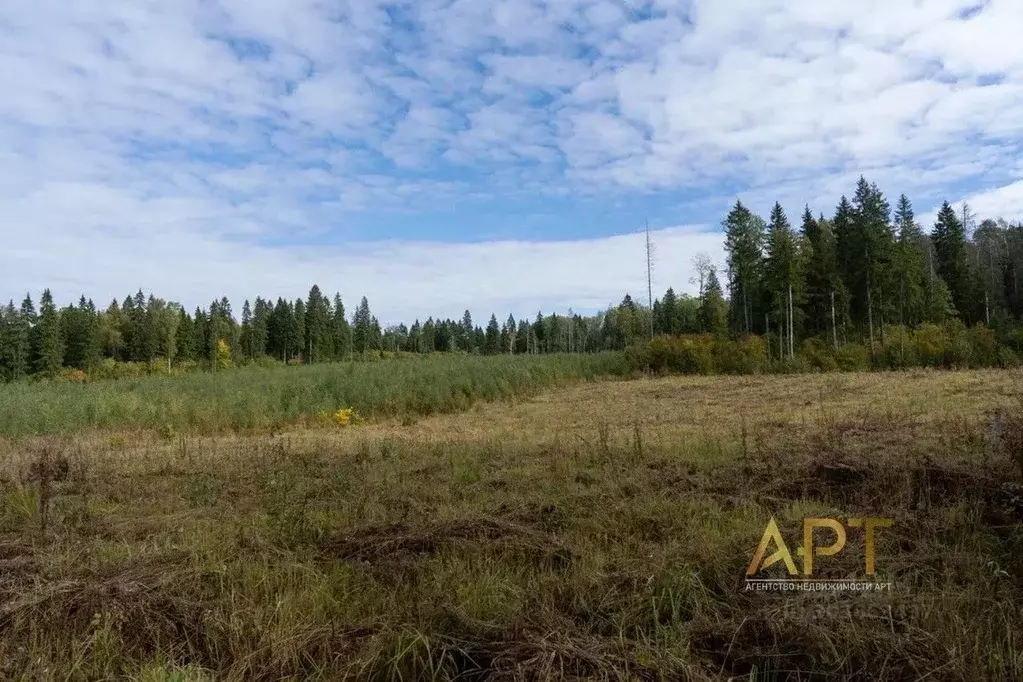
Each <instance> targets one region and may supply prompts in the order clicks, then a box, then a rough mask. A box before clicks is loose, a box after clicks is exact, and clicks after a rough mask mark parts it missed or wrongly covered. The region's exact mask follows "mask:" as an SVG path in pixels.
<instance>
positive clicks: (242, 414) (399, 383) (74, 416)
mask: <svg viewBox="0 0 1023 682" xmlns="http://www.w3.org/2000/svg"><path fill="white" fill-rule="evenodd" d="M397 358H402V359H397ZM411 358H416V361H410V359H411ZM108 366H109V367H112V368H116V370H117V371H119V372H120V371H124V370H126V369H130V370H131V371H132V372H133V373H137V374H135V375H134V376H125V377H123V378H122V380H121V381H89V382H87V383H60V384H57V383H55V382H38V383H17V384H10V385H7V386H5V387H4V388H3V390H2V391H0V435H8V436H11V435H30V434H58V433H72V432H80V431H89V430H94V429H103V428H138V429H159V428H161V427H163V426H164V425H169V426H170V427H171V428H173V429H174V430H175V431H178V432H182V431H186V430H198V431H206V432H209V431H217V430H221V429H252V428H258V429H269V428H272V427H274V426H276V425H279V424H281V423H285V422H300V421H302V420H303V419H304V418H305V417H306V416H307V415H313V414H316V413H317V412H319V411H321V410H335V409H336V408H337V405H346V406H350V407H354V408H355V409H356V411H357V412H358V413H359V414H363V415H366V416H367V417H373V416H375V415H381V414H387V413H391V414H421V415H424V414H433V413H438V412H457V411H460V410H464V409H467V408H468V407H471V406H472V405H473V404H475V403H476V402H478V401H482V400H495V399H499V398H506V397H512V396H519V395H531V394H533V393H535V392H536V391H539V390H542V389H544V388H548V387H552V386H556V385H559V384H562V383H564V382H567V381H575V380H588V379H597V378H600V377H605V376H627V375H628V374H629V373H630V371H631V370H630V366H629V365H628V363H627V362H626V359H625V356H624V355H623V354H621V353H614V352H608V353H595V354H585V355H584V354H576V355H567V354H562V355H545V356H528V355H515V356H509V355H503V354H502V355H498V356H494V357H473V356H467V355H463V356H454V355H450V354H446V353H437V354H433V355H431V356H425V357H422V358H420V356H418V355H417V354H404V355H401V356H394V355H392V356H390V357H389V358H388V359H383V360H380V361H378V362H357V363H344V364H322V365H304V366H299V367H269V368H266V367H258V366H250V367H243V368H237V369H234V370H231V371H228V372H223V373H217V374H214V373H208V372H192V373H187V374H180V375H176V376H173V377H164V376H144V375H143V372H145V371H146V370H145V369H144V367H145V366H143V365H139V364H138V363H135V364H132V365H129V366H125V365H121V364H118V363H114V362H113V361H109V363H108ZM157 367H160V369H159V370H158V369H157ZM153 371H154V372H155V371H162V372H166V365H165V364H162V365H161V364H160V363H157V364H156V365H154V366H153Z"/></svg>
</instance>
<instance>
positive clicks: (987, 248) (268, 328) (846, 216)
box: [0, 177, 1023, 381]
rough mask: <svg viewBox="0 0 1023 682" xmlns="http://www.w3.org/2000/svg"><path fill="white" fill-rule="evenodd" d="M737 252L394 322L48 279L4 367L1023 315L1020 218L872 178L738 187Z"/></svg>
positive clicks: (539, 344) (14, 335) (228, 359)
mask: <svg viewBox="0 0 1023 682" xmlns="http://www.w3.org/2000/svg"><path fill="white" fill-rule="evenodd" d="M722 226H723V229H724V237H725V252H726V255H727V260H726V263H725V264H724V265H725V271H724V279H725V283H724V285H722V282H721V279H720V278H719V274H718V271H717V268H716V267H715V266H714V264H713V263H712V262H711V260H710V259H709V258H708V257H707V256H705V255H703V254H697V255H696V256H695V257H694V259H693V265H694V270H695V275H694V278H693V280H692V283H693V284H695V285H696V289H697V294H696V295H695V296H691V295H689V294H681V295H679V294H676V293H675V291H674V289H673V288H669V289H668V290H667V291H666V292H665V294H664V295H663V296H662V297H660V298H658V299H656V300H654V301H653V305H652V306H644V305H642V304H641V303H637V302H636V301H634V300H633V299H632V297H631V296H630V295H626V296H625V297H624V299H623V300H622V301H621V303H619V304H618V305H613V306H610V307H609V308H608V309H607V310H606V311H603V312H601V313H599V314H597V315H591V316H583V315H579V314H575V313H572V312H571V310H569V314H568V315H558V314H549V315H546V316H544V315H543V314H542V313H539V312H538V313H537V315H536V318H535V319H532V320H528V319H521V320H516V319H515V318H514V316H512V315H509V316H508V317H507V319H505V320H504V322H499V321H498V318H497V316H496V314H492V315H491V316H490V319H489V321H488V322H487V324H486V325H484V326H480V325H477V324H476V323H475V322H474V321H473V319H472V316H471V314H470V312H469V311H468V310H466V311H465V314H464V315H463V317H462V319H460V320H453V319H441V318H433V317H430V318H428V319H426V320H425V321H420V320H418V319H417V320H415V321H414V322H413V323H412V324H411V325H406V324H404V323H402V324H398V325H392V326H388V327H386V328H382V327H381V325H380V323H379V322H378V320H377V318H376V317H375V316H374V315H373V314H372V313H371V311H370V307H369V302H368V300H367V299H366V297H363V298H362V299H361V301H360V303H359V305H358V307H356V309H355V311H354V313H353V314H352V315H351V317H350V318H349V317H348V315H347V313H346V310H345V306H344V303H343V301H342V298H341V295H340V294H335V295H334V296H333V298H330V297H328V296H326V295H324V294H323V292H322V291H321V290H320V288H319V287H318V286H316V285H314V286H313V287H312V288H311V289H310V291H309V294H308V296H307V297H306V298H305V299H301V298H300V299H296V300H294V301H290V300H287V299H285V298H281V297H278V298H277V299H276V301H273V300H272V299H270V298H266V299H264V298H262V297H256V298H255V299H254V301H253V303H252V304H251V305H250V302H249V301H248V300H246V301H245V302H244V304H243V306H242V310H241V314H240V316H236V315H235V314H234V311H233V309H232V306H231V303H230V301H229V300H228V299H227V298H220V299H219V300H214V301H212V302H211V303H210V304H209V305H208V306H206V307H197V308H196V309H195V310H194V311H193V312H191V313H190V312H188V311H187V310H185V309H184V308H183V307H182V306H181V305H179V304H177V303H174V302H168V301H166V300H164V299H161V298H156V297H155V296H153V295H152V294H149V295H146V294H144V293H143V292H142V291H141V290H139V291H138V292H137V293H135V294H133V295H129V296H126V297H125V298H124V300H123V301H121V302H119V301H117V300H116V299H115V300H113V301H111V302H110V304H109V305H108V306H107V307H106V309H104V310H100V309H98V308H97V306H96V305H95V304H94V303H93V301H92V300H91V299H86V298H85V297H84V296H82V297H81V298H80V299H79V301H78V303H77V304H73V305H68V306H66V307H64V308H58V307H57V305H56V303H55V302H54V300H53V296H52V294H51V293H50V291H49V290H46V291H44V292H43V293H42V296H41V297H40V299H39V305H38V308H37V307H36V305H35V304H34V302H33V300H32V297H31V296H30V295H26V296H25V298H24V299H23V301H22V303H21V305H20V306H16V305H15V303H14V300H13V299H12V300H10V301H9V302H8V303H7V305H6V306H3V307H0V379H2V380H4V381H15V380H18V379H21V378H24V377H29V376H33V375H38V376H44V377H47V376H55V375H57V374H59V373H60V372H61V371H62V370H64V369H66V368H71V369H78V370H83V371H89V370H92V369H94V368H95V367H97V366H98V365H100V364H101V363H108V364H109V363H140V364H145V365H146V366H149V367H168V368H170V367H172V366H174V365H179V366H189V365H194V366H196V367H205V368H210V369H218V368H222V367H225V366H228V365H231V364H237V363H245V362H281V363H318V362H333V361H338V360H345V359H354V358H358V357H361V356H364V355H365V354H366V353H369V352H373V351H392V352H407V353H432V352H467V353H480V354H498V353H509V354H538V353H564V352H568V353H575V352H596V351H603V350H613V349H624V348H628V347H630V346H631V345H632V344H634V343H635V342H636V341H637V340H640V339H646V338H648V337H649V335H650V334H651V333H653V334H656V335H661V334H666V335H684V334H699V333H703V334H711V335H714V336H716V337H719V338H725V337H731V338H739V337H743V336H748V335H754V334H756V335H763V336H765V337H766V338H767V339H769V341H771V342H772V343H773V348H774V350H773V353H774V354H777V355H778V356H779V357H780V358H785V357H790V358H791V357H793V356H794V354H795V352H796V348H797V345H798V344H799V343H800V342H802V341H804V340H806V339H810V338H817V339H821V340H825V341H826V342H827V343H829V344H831V345H833V346H835V347H836V348H837V347H839V346H840V345H843V344H846V343H849V342H851V341H857V342H858V341H866V342H869V343H870V345H871V347H873V346H874V343H875V340H879V341H880V343H881V344H882V345H883V344H884V343H885V339H884V336H885V334H886V333H887V332H886V330H887V329H889V328H891V326H892V325H899V326H900V327H902V328H913V327H916V326H919V325H921V324H923V323H928V322H929V323H934V324H944V323H947V322H949V321H950V320H961V321H962V322H963V323H964V324H965V325H967V326H972V325H978V324H984V325H989V326H996V327H998V328H1001V329H1005V328H1010V327H1014V326H1016V324H1017V322H1018V321H1019V320H1020V318H1021V315H1023V297H1021V296H1020V292H1019V275H1020V269H1021V264H1023V226H1021V225H1019V224H1015V225H1010V224H1008V223H1006V222H1005V221H1003V220H1001V219H998V220H991V219H986V220H983V221H982V222H980V223H979V225H978V224H977V223H976V217H975V216H974V215H973V213H972V211H971V210H970V209H969V207H968V206H966V205H964V206H963V208H962V210H961V211H956V210H955V209H953V208H952V206H951V205H950V204H948V203H947V202H945V203H944V204H943V205H942V207H941V209H940V210H939V212H938V214H937V220H936V223H935V225H934V228H933V230H932V231H931V233H930V234H926V233H925V232H924V230H923V228H922V226H921V225H920V224H919V223H918V222H917V221H916V219H915V216H914V213H913V208H912V205H911V203H910V201H909V199H908V198H907V197H906V196H905V195H902V196H900V197H899V199H898V201H897V202H896V206H895V209H894V211H893V210H892V209H891V206H890V204H889V202H888V200H887V199H886V198H885V196H884V194H883V193H882V192H881V190H880V189H879V188H878V187H877V185H876V184H873V183H869V182H868V181H867V180H866V179H865V178H862V177H861V178H860V180H859V182H858V184H857V186H856V190H855V193H854V194H853V198H852V199H851V200H850V199H848V198H847V197H845V196H843V197H842V198H841V199H840V201H839V202H838V205H837V206H836V208H835V211H834V213H833V215H832V216H831V217H825V216H824V214H823V213H819V214H818V215H816V216H815V215H814V214H813V213H812V212H811V211H810V208H809V207H806V209H805V210H804V212H803V215H802V222H801V225H800V227H799V228H798V229H795V228H793V227H792V225H791V224H790V222H789V220H788V217H787V216H786V214H785V212H784V210H783V209H782V208H781V206H780V204H777V203H776V204H775V206H774V208H773V209H772V210H771V212H770V215H769V217H768V220H766V221H765V220H764V219H763V218H762V217H760V216H758V215H756V214H755V213H753V212H752V211H750V210H749V208H747V207H746V206H745V205H743V204H742V202H741V201H737V202H736V203H735V205H734V207H733V208H732V209H731V210H730V211H729V213H728V215H727V217H726V218H725V219H724V221H723V223H722Z"/></svg>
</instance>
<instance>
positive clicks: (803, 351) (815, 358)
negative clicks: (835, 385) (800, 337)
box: [797, 337, 838, 372]
mask: <svg viewBox="0 0 1023 682" xmlns="http://www.w3.org/2000/svg"><path fill="white" fill-rule="evenodd" d="M797 352H798V354H799V355H802V356H803V357H804V358H806V361H807V363H809V366H810V367H811V368H812V369H816V370H818V371H821V372H834V371H835V370H837V369H838V361H837V360H836V359H835V352H834V349H833V348H832V347H831V345H830V343H829V342H828V341H826V340H824V339H821V338H820V337H814V338H810V339H806V340H805V341H803V343H802V344H801V345H800V346H799V350H798V351H797Z"/></svg>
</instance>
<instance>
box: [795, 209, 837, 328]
mask: <svg viewBox="0 0 1023 682" xmlns="http://www.w3.org/2000/svg"><path fill="white" fill-rule="evenodd" d="M802 233H803V242H804V244H805V245H806V251H807V253H806V258H805V263H806V268H807V271H806V308H807V323H806V330H807V332H808V333H809V334H811V335H826V336H827V337H828V338H829V340H830V341H832V343H835V342H836V341H837V338H838V333H837V328H838V326H839V321H840V320H843V319H844V303H845V298H846V295H845V287H844V285H843V283H842V278H841V275H840V271H839V263H838V251H837V242H836V239H835V234H834V230H833V228H832V224H831V222H830V221H827V220H825V219H824V217H823V216H821V218H820V219H819V220H818V219H814V217H813V214H811V213H810V207H809V206H807V207H806V210H805V211H804V212H803V225H802Z"/></svg>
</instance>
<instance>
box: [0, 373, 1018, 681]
mask: <svg viewBox="0 0 1023 682" xmlns="http://www.w3.org/2000/svg"><path fill="white" fill-rule="evenodd" d="M1020 378H1021V375H1020V374H1019V373H1016V372H1012V373H1010V372H1003V373H996V372H987V373H975V372H957V373H927V372H920V373H906V374H895V375H879V374H863V375H824V376H820V377H806V376H798V377H789V376H784V377H743V378H727V377H680V378H673V379H660V380H642V381H631V382H602V383H593V384H585V385H577V386H576V387H574V388H570V389H559V390H557V391H553V392H549V393H544V394H542V395H540V396H538V397H536V398H535V399H530V400H525V401H521V402H518V403H517V404H506V403H493V404H487V405H479V406H477V407H476V408H475V409H474V410H472V411H470V412H469V413H468V414H451V415H438V416H433V417H429V418H423V419H421V420H419V421H418V422H417V423H414V424H413V423H406V424H405V425H402V424H401V423H400V422H399V421H397V420H395V421H392V422H386V421H384V422H378V423H374V424H367V425H364V426H355V427H344V428H336V429H327V428H323V429H302V430H293V431H285V432H282V433H278V434H276V435H267V434H261V435H260V434H248V435H246V434H224V435H212V436H199V435H191V434H179V435H178V436H177V437H175V438H174V439H171V440H161V439H160V438H159V437H158V436H156V435H148V434H145V435H140V436H139V437H138V438H136V439H124V438H123V437H120V436H116V435H115V436H105V435H102V434H93V435H91V436H89V437H80V438H33V439H29V440H24V441H21V440H19V441H7V442H5V443H2V442H0V462H2V465H0V477H2V478H0V496H2V497H0V499H2V500H3V505H2V507H0V510H2V514H0V569H2V570H0V677H2V678H3V679H14V680H35V679H71V680H95V679H131V680H172V679H173V680H213V679H217V680H220V679H225V680H281V679H295V680H299V679H322V680H332V679H380V680H398V679H402V680H412V679H435V680H450V679H530V680H539V679H544V680H546V679H607V680H612V679H614V680H617V679H622V680H625V679H649V680H655V679H692V680H718V679H728V678H730V677H733V678H735V679H743V680H797V679H798V680H812V679H819V680H835V679H860V680H888V679H929V680H932V679H933V680H1003V679H1021V678H1023V617H1021V613H1020V606H1019V605H1020V604H1021V603H1023V573H1021V567H1023V530H1021V528H1023V524H1021V521H1023V418H1021V416H1023V410H1021V408H1020V405H1019V403H1018V397H1017V395H1016V390H1015V386H1017V385H1018V384H1019V379H1020ZM995 414H1000V415H1001V416H1000V417H997V418H996V417H995V416H994V415H995ZM771 516H774V517H775V518H776V519H777V520H778V523H779V525H780V527H781V529H782V532H783V533H784V534H785V537H786V539H787V540H789V542H790V544H791V545H793V548H794V545H796V544H798V542H799V540H798V537H799V535H800V524H801V521H802V519H803V518H804V517H806V516H830V517H837V518H840V519H843V520H844V519H845V518H847V517H850V516H886V517H892V518H893V519H894V521H895V523H894V525H893V527H892V528H890V529H886V530H885V531H884V532H883V533H880V534H879V536H878V559H877V561H878V577H879V578H880V579H883V580H891V581H892V582H893V583H894V585H895V589H894V591H893V592H891V593H859V594H823V593H800V594H791V593H790V594H778V593H752V592H747V591H744V589H743V587H744V582H745V577H746V576H745V571H746V567H747V565H748V564H749V562H750V559H751V557H752V554H753V552H754V550H755V548H756V545H757V543H758V541H759V540H760V536H761V534H762V533H763V530H764V527H765V525H766V523H767V520H768V519H769V518H770V517H771ZM858 542H859V541H858V538H856V537H854V535H853V533H852V531H850V537H849V549H847V550H846V551H844V552H843V553H842V554H840V555H836V556H833V557H818V558H817V559H816V563H817V565H818V566H819V567H820V570H821V571H822V575H823V576H826V577H831V578H838V577H847V576H854V575H862V571H863V555H862V553H860V552H857V551H855V546H856V545H857V544H858ZM796 560H797V562H798V561H799V559H798V558H797V559H796ZM775 568H778V567H775ZM771 570H774V569H771Z"/></svg>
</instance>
